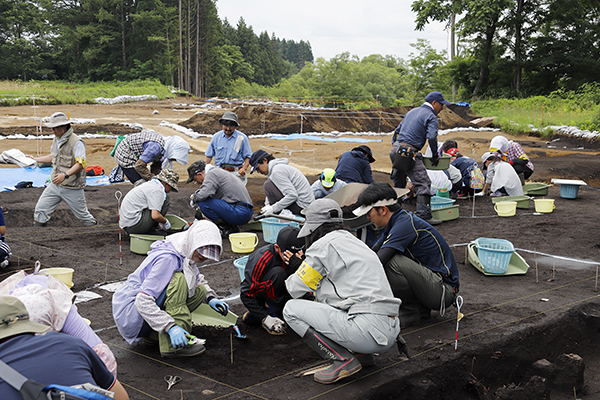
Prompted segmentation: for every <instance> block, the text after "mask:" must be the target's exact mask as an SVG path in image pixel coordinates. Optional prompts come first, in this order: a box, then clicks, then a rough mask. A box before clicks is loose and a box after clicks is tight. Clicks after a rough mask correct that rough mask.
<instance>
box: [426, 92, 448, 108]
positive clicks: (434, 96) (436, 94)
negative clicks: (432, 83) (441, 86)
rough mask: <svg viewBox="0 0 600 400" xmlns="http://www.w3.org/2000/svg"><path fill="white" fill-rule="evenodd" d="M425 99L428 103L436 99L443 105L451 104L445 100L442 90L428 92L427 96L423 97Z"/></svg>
mask: <svg viewBox="0 0 600 400" xmlns="http://www.w3.org/2000/svg"><path fill="white" fill-rule="evenodd" d="M425 101H426V102H428V103H431V102H434V101H437V102H438V103H440V104H443V105H445V106H449V105H450V104H452V103H450V102H449V101H448V100H446V99H445V98H444V95H443V94H442V92H439V91H435V92H431V93H429V94H428V95H427V97H425Z"/></svg>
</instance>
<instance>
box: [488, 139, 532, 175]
mask: <svg viewBox="0 0 600 400" xmlns="http://www.w3.org/2000/svg"><path fill="white" fill-rule="evenodd" d="M490 152H491V153H495V155H496V156H498V157H501V158H502V160H503V161H506V162H507V163H509V164H510V165H512V166H513V168H514V169H515V171H516V172H517V175H519V176H520V177H521V178H522V179H521V184H525V179H529V177H530V176H531V174H533V170H534V167H533V163H532V162H531V160H529V157H527V154H525V150H523V146H521V145H520V144H519V143H517V142H515V141H512V140H508V139H507V138H505V137H504V136H496V137H494V138H493V139H492V141H491V142H490Z"/></svg>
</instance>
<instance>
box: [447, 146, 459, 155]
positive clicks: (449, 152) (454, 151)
mask: <svg viewBox="0 0 600 400" xmlns="http://www.w3.org/2000/svg"><path fill="white" fill-rule="evenodd" d="M446 153H447V154H450V155H451V156H455V155H456V154H458V149H457V148H456V147H453V148H451V149H448V151H446Z"/></svg>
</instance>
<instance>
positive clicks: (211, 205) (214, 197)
mask: <svg viewBox="0 0 600 400" xmlns="http://www.w3.org/2000/svg"><path fill="white" fill-rule="evenodd" d="M187 171H188V175H189V178H188V180H187V181H186V183H190V182H191V181H194V182H195V183H197V184H198V185H200V189H198V190H196V192H195V193H194V194H193V195H192V200H191V204H192V206H193V207H194V206H197V207H198V208H200V211H201V212H202V214H203V215H204V216H206V218H208V219H210V220H211V221H212V222H214V223H215V224H217V226H218V227H219V229H220V230H221V234H222V236H223V238H225V237H228V236H229V234H230V233H236V232H239V231H240V228H239V226H240V225H244V224H247V223H248V222H249V221H250V219H251V218H252V214H253V208H254V204H252V199H251V198H250V194H248V189H246V186H244V184H243V183H242V182H241V181H240V180H239V179H238V178H236V177H235V175H233V174H232V173H230V172H227V171H225V170H224V169H221V168H216V167H212V165H210V164H209V165H207V164H206V163H205V162H204V161H196V162H194V163H193V164H192V165H190V166H189V168H188V170H187Z"/></svg>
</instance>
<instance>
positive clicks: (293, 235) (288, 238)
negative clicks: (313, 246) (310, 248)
mask: <svg viewBox="0 0 600 400" xmlns="http://www.w3.org/2000/svg"><path fill="white" fill-rule="evenodd" d="M299 233H300V229H299V228H296V227H295V226H286V227H284V228H283V229H282V230H280V231H279V234H278V235H277V246H279V248H281V251H286V250H289V251H291V252H292V253H297V252H298V251H300V250H302V249H303V248H304V238H299V237H298V234H299Z"/></svg>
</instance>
